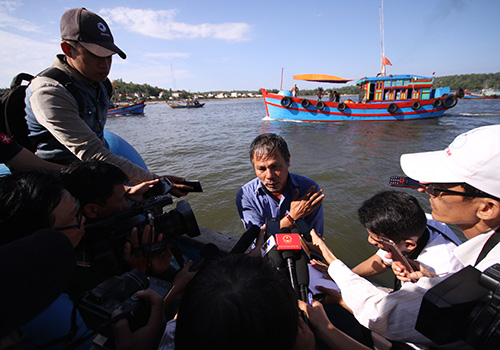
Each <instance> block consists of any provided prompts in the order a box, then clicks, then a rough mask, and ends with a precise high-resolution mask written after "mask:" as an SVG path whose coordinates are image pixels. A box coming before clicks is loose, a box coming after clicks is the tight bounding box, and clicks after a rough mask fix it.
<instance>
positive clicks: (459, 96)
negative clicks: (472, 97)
mask: <svg viewBox="0 0 500 350" xmlns="http://www.w3.org/2000/svg"><path fill="white" fill-rule="evenodd" d="M464 96H465V92H464V89H462V88H460V89H458V91H457V97H458V98H464Z"/></svg>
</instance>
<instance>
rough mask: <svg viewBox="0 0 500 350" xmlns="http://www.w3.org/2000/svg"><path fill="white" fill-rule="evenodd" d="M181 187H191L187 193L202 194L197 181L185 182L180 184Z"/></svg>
mask: <svg viewBox="0 0 500 350" xmlns="http://www.w3.org/2000/svg"><path fill="white" fill-rule="evenodd" d="M182 184H183V185H187V186H191V187H192V188H193V189H192V190H188V191H187V192H203V189H202V188H201V183H200V181H199V180H186V181H184V182H183V183H182Z"/></svg>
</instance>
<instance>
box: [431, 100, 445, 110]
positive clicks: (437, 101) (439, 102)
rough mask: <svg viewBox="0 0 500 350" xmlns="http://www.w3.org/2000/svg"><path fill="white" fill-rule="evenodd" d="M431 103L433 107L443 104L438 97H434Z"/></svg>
mask: <svg viewBox="0 0 500 350" xmlns="http://www.w3.org/2000/svg"><path fill="white" fill-rule="evenodd" d="M432 105H433V106H434V108H438V107H441V106H442V105H443V101H441V99H439V98H436V99H435V100H434V102H432Z"/></svg>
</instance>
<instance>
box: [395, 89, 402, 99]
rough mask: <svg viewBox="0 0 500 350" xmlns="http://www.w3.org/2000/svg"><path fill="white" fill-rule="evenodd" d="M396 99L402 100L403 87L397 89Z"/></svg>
mask: <svg viewBox="0 0 500 350" xmlns="http://www.w3.org/2000/svg"><path fill="white" fill-rule="evenodd" d="M395 99H396V100H401V89H396V97H395Z"/></svg>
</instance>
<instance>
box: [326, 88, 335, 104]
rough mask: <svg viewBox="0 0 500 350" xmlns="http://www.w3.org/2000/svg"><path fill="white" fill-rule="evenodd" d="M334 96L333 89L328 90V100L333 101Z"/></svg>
mask: <svg viewBox="0 0 500 350" xmlns="http://www.w3.org/2000/svg"><path fill="white" fill-rule="evenodd" d="M334 98H335V95H334V93H333V91H331V90H330V94H329V95H328V101H329V102H333V100H334Z"/></svg>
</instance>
